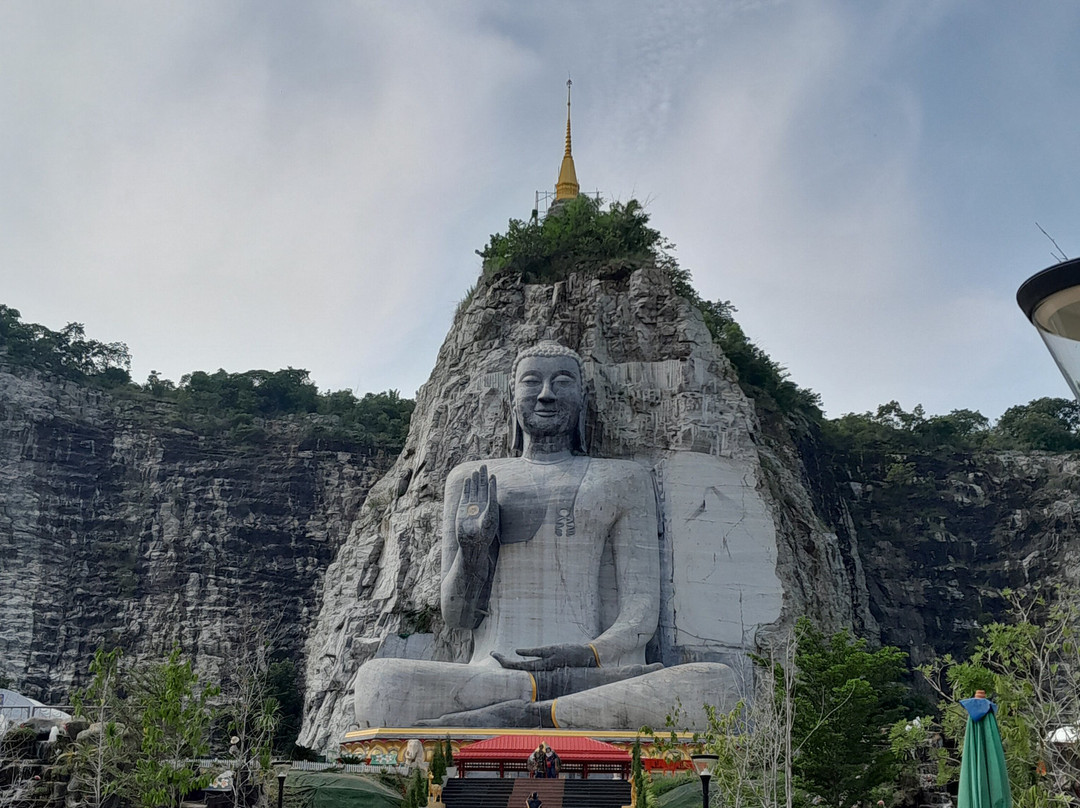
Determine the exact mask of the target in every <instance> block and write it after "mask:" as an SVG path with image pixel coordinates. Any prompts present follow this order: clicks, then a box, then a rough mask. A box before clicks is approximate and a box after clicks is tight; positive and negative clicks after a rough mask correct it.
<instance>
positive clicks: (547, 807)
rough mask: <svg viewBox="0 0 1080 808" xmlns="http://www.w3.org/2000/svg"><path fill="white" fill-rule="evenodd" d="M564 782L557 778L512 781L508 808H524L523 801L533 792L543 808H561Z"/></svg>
mask: <svg viewBox="0 0 1080 808" xmlns="http://www.w3.org/2000/svg"><path fill="white" fill-rule="evenodd" d="M566 782H567V781H566V780H560V779H558V778H556V779H554V780H530V779H529V778H528V777H519V778H518V779H517V780H515V781H514V791H513V793H512V794H511V795H510V803H509V806H508V808H526V806H525V800H527V799H528V798H529V795H531V794H532V793H533V792H534V791H535V792H536V796H538V797H539V798H540V799H541V800H542V802H543V808H563V805H565V803H564V802H563V789H564V787H565V786H566Z"/></svg>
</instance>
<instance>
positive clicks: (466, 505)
mask: <svg viewBox="0 0 1080 808" xmlns="http://www.w3.org/2000/svg"><path fill="white" fill-rule="evenodd" d="M455 526H456V528H457V540H458V544H459V545H460V546H461V548H462V550H464V551H469V550H473V551H487V550H488V548H490V547H491V544H492V542H493V541H495V538H496V536H498V535H499V493H498V488H497V487H496V484H495V475H494V474H492V475H491V476H490V477H489V476H488V473H487V466H481V467H480V468H479V470H477V471H474V472H473V473H472V475H471V476H469V477H466V478H465V487H464V488H463V489H462V491H461V499H460V500H459V501H458V509H457V520H456V525H455Z"/></svg>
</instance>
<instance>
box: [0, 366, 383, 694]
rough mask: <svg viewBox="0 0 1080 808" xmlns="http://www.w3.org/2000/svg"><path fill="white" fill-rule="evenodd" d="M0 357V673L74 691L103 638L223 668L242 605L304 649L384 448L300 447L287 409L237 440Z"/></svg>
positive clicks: (35, 688) (160, 408)
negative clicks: (259, 432) (203, 433)
mask: <svg viewBox="0 0 1080 808" xmlns="http://www.w3.org/2000/svg"><path fill="white" fill-rule="evenodd" d="M174 418H175V410H174V409H173V408H172V406H171V405H169V404H166V403H159V404H157V403H155V402H149V403H147V402H143V403H141V404H135V403H134V402H130V401H125V400H122V399H117V398H114V397H111V396H109V395H107V394H105V393H102V392H100V391H96V390H93V389H88V388H85V387H81V386H79V385H76V384H74V383H71V382H66V381H62V380H57V379H55V378H50V377H44V376H41V375H38V374H36V373H24V372H21V371H20V372H19V373H18V374H15V373H13V372H11V368H6V367H3V366H2V365H0V626H3V630H2V631H0V670H2V671H3V672H4V673H5V674H6V675H8V676H9V677H11V678H12V679H13V680H14V682H15V684H16V686H17V687H19V688H20V689H21V690H22V691H23V692H24V693H26V694H27V695H30V696H34V697H37V698H40V699H42V700H45V701H49V702H63V700H64V699H66V698H67V697H68V693H69V690H70V687H71V685H72V684H73V683H77V682H78V679H79V676H80V675H83V674H85V673H86V666H87V664H88V662H89V659H90V657H91V656H92V654H93V651H94V649H95V648H96V647H97V646H98V645H99V644H101V643H104V644H106V645H107V646H110V647H111V646H113V645H120V646H122V647H123V648H124V649H125V651H126V653H127V655H128V656H129V657H130V656H135V657H136V658H138V657H140V656H161V655H164V654H166V653H167V652H168V650H169V649H170V648H171V647H172V645H173V643H174V642H179V643H181V645H182V646H183V648H184V649H185V651H187V652H190V653H193V654H195V655H196V658H197V662H198V667H199V668H200V669H202V670H203V671H207V672H210V673H213V672H214V670H215V668H216V667H217V666H218V665H220V664H222V663H223V662H224V661H226V660H227V658H228V655H229V648H230V643H231V640H232V638H233V637H234V636H235V632H236V631H237V630H238V620H237V617H238V615H240V614H241V613H242V612H244V613H246V612H251V613H252V614H253V616H254V617H255V619H257V620H265V621H266V622H268V623H271V624H273V625H276V626H278V627H279V628H280V631H281V633H282V641H283V643H284V644H285V646H286V647H287V648H289V647H291V648H292V649H293V650H294V651H295V652H296V653H300V652H301V651H302V648H303V641H304V638H305V636H306V632H307V629H308V627H309V625H310V624H311V622H312V621H313V618H314V614H315V611H316V610H317V599H318V593H319V588H320V585H321V581H322V575H323V572H324V571H325V569H326V567H327V566H328V564H329V563H330V560H331V558H332V557H333V555H334V553H335V551H336V549H337V547H338V546H339V545H340V544H341V543H342V542H343V540H344V538H345V535H346V534H347V531H348V529H349V527H350V525H351V524H352V523H353V521H354V520H355V516H356V514H357V512H358V510H359V508H360V504H361V502H362V501H363V497H364V495H365V494H366V492H367V489H368V488H369V487H370V484H371V482H372V480H373V479H375V478H377V477H378V476H379V475H380V474H381V473H382V471H384V470H385V468H386V466H387V465H388V463H387V461H386V459H385V458H382V457H380V456H363V455H359V454H353V453H349V452H341V453H339V452H326V451H315V450H311V449H307V448H305V447H304V446H303V445H302V443H301V441H300V439H299V435H300V434H301V433H302V430H299V429H293V428H291V427H290V425H289V424H288V423H284V422H283V423H278V424H277V425H276V426H273V425H271V426H270V427H268V428H270V431H271V434H270V435H269V437H268V439H267V441H266V443H265V444H260V445H256V446H241V445H237V444H235V443H232V442H230V441H229V440H227V439H225V438H220V439H213V438H206V437H202V438H200V437H199V436H197V435H195V434H193V433H192V432H190V431H188V430H186V429H182V428H172V427H169V426H168V424H169V423H170V421H172V420H173V419H174Z"/></svg>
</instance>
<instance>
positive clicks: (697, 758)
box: [690, 755, 720, 808]
mask: <svg viewBox="0 0 1080 808" xmlns="http://www.w3.org/2000/svg"><path fill="white" fill-rule="evenodd" d="M719 759H720V758H719V756H718V755H691V756H690V760H691V761H693V764H694V771H696V772H697V773H698V777H700V778H701V808H709V780H710V779H711V778H712V773H713V769H714V768H716V761H718V760H719Z"/></svg>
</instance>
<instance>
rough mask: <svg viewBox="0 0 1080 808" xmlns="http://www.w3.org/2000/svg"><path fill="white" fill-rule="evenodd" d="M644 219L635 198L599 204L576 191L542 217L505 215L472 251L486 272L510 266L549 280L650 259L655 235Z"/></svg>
mask: <svg viewBox="0 0 1080 808" xmlns="http://www.w3.org/2000/svg"><path fill="white" fill-rule="evenodd" d="M648 223H649V216H648V214H646V213H645V209H644V208H643V207H642V206H641V203H639V202H638V201H637V200H636V199H631V200H630V201H629V202H627V203H625V204H623V203H621V202H612V203H611V204H610V205H609V206H608V207H607V209H606V210H605V209H604V208H603V205H602V203H601V201H600V200H599V199H595V198H593V197H590V196H585V195H582V196H579V197H577V198H575V199H571V200H569V201H567V202H565V203H562V204H561V205H560V206H559V207H556V208H553V209H552V210H550V211H549V212H548V215H547V216H545V217H544V218H543V219H539V220H533V221H529V222H523V221H521V220H520V219H511V220H510V224H509V226H508V227H507V230H506V233H505V234H503V233H496V234H494V235H492V236H491V239H490V240H489V241H488V244H487V246H486V247H485V248H484V249H483V250H478V254H479V255H480V257H481V258H482V259H483V271H484V275H485V276H487V277H490V276H493V275H497V274H499V273H501V272H516V273H518V274H520V275H521V277H522V278H524V280H525V281H526V282H528V283H551V282H553V281H557V280H562V279H563V278H565V277H566V276H567V275H569V274H570V272H571V271H582V270H584V271H590V270H597V269H599V268H601V267H603V266H604V265H605V264H608V263H610V262H612V261H616V260H620V259H622V260H631V261H640V262H647V261H650V260H651V259H652V258H653V254H654V250H655V248H656V247H657V246H658V245H659V244H660V240H661V239H660V233H659V232H657V231H656V230H654V229H653V228H651V227H649V226H648Z"/></svg>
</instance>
